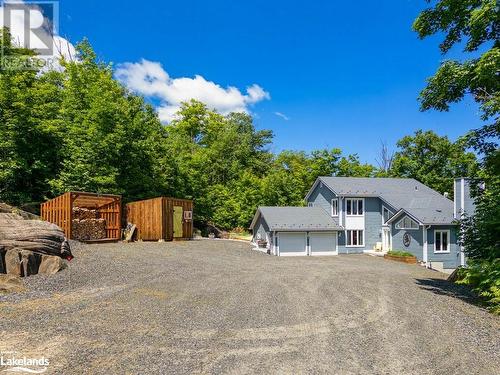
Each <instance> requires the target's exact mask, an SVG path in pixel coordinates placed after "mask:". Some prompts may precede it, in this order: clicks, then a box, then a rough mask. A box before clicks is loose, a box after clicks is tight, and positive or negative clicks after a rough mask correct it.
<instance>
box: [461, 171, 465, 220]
mask: <svg viewBox="0 0 500 375" xmlns="http://www.w3.org/2000/svg"><path fill="white" fill-rule="evenodd" d="M460 185H461V186H460V188H461V191H460V219H461V218H462V217H463V216H464V213H465V178H462V180H461V181H460Z"/></svg>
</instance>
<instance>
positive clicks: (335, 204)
mask: <svg viewBox="0 0 500 375" xmlns="http://www.w3.org/2000/svg"><path fill="white" fill-rule="evenodd" d="M332 216H339V200H338V199H332Z"/></svg>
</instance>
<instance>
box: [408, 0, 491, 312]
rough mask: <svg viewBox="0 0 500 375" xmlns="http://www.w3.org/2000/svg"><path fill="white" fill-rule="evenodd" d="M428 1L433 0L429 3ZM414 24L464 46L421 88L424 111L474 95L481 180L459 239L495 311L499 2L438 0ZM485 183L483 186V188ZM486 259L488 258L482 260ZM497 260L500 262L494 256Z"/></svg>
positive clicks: (474, 281)
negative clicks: (472, 210)
mask: <svg viewBox="0 0 500 375" xmlns="http://www.w3.org/2000/svg"><path fill="white" fill-rule="evenodd" d="M429 2H430V1H429ZM432 3H433V6H432V7H431V8H429V9H427V10H425V11H424V12H422V13H421V14H420V15H419V16H418V18H417V19H416V20H415V22H414V25H413V27H414V29H415V30H416V31H417V32H418V34H419V36H420V37H421V38H425V37H428V36H431V35H434V34H443V35H444V41H443V42H442V43H441V45H440V49H441V51H442V53H443V54H445V53H446V52H448V51H449V50H450V49H451V48H452V47H453V46H454V45H463V46H464V55H465V56H466V58H465V59H464V60H463V61H456V60H448V61H445V62H443V63H442V64H441V66H440V67H439V69H438V71H437V72H436V74H435V75H434V76H433V77H431V78H430V79H429V80H428V84H427V87H426V88H425V89H424V90H423V91H422V92H421V94H420V100H421V103H422V110H428V109H437V110H440V111H447V110H449V105H450V103H456V102H459V101H461V100H462V99H463V98H464V97H465V95H471V96H472V98H473V99H474V100H475V101H476V103H478V105H479V107H480V110H481V118H482V120H483V121H484V122H485V125H484V126H483V127H482V128H480V129H476V130H473V131H471V132H470V133H469V134H468V135H467V136H466V138H465V139H466V141H467V144H468V146H470V147H472V148H473V149H474V150H475V151H476V152H478V153H479V155H480V156H481V158H482V160H481V171H480V178H478V179H476V180H473V192H474V195H475V203H476V210H475V214H474V215H473V216H472V217H465V218H463V219H462V220H461V221H460V227H461V231H460V241H461V242H462V244H463V245H464V246H465V252H466V254H467V256H468V257H469V259H471V260H472V261H471V263H470V264H469V265H470V268H469V269H467V270H465V271H463V272H462V273H461V275H460V277H459V278H461V279H462V281H461V282H463V283H466V284H469V285H471V286H473V287H474V288H475V290H476V291H477V292H478V293H479V295H481V296H483V297H485V298H486V299H487V300H488V303H489V304H490V305H491V307H492V311H496V312H497V313H498V312H499V311H500V303H499V301H500V291H499V285H500V280H499V279H498V275H499V274H500V268H499V266H500V262H498V258H499V257H500V231H499V228H500V173H499V172H500V150H499V137H500V121H499V113H500V93H499V88H500V79H499V74H498V72H499V71H500V9H499V5H498V2H497V1H496V0H440V1H433V2H432ZM483 183H484V186H485V189H484V190H483V189H481V186H482V184H483ZM482 259H485V260H484V261H482ZM495 259H496V260H495Z"/></svg>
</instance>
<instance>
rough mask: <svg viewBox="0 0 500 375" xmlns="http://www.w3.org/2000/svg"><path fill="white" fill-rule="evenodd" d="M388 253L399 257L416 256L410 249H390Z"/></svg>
mask: <svg viewBox="0 0 500 375" xmlns="http://www.w3.org/2000/svg"><path fill="white" fill-rule="evenodd" d="M387 255H394V256H397V257H414V256H415V255H413V254H412V253H410V252H408V251H403V250H389V251H388V252H387Z"/></svg>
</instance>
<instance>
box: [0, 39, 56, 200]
mask: <svg viewBox="0 0 500 375" xmlns="http://www.w3.org/2000/svg"><path fill="white" fill-rule="evenodd" d="M0 39H1V40H0V42H1V48H2V53H3V58H4V59H10V58H19V59H29V58H31V57H33V56H34V53H33V52H32V51H30V50H26V49H23V48H16V47H15V46H13V45H12V43H11V36H10V33H9V32H8V30H7V29H3V30H0ZM59 78H60V77H59V75H58V73H56V72H52V73H49V74H44V75H42V76H40V74H39V72H38V71H36V70H18V69H13V70H9V69H0V200H4V201H7V202H9V203H12V204H14V205H21V204H23V205H27V204H30V203H34V204H35V205H37V204H38V203H39V202H40V201H42V200H43V198H44V197H45V195H46V192H47V191H48V190H49V184H48V181H49V179H50V178H51V177H52V176H53V175H54V173H57V170H58V168H59V164H60V162H61V161H60V158H59V150H60V144H61V142H60V137H59V134H58V133H57V131H55V130H56V129H57V128H58V126H59V125H60V124H61V121H60V116H59V115H58V111H59V107H60V102H61V101H60V89H59V86H58V84H59V83H60V80H59Z"/></svg>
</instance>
